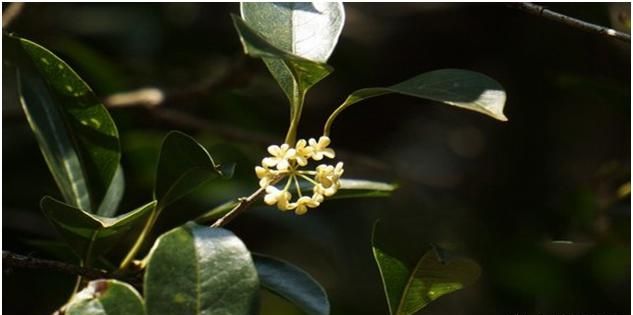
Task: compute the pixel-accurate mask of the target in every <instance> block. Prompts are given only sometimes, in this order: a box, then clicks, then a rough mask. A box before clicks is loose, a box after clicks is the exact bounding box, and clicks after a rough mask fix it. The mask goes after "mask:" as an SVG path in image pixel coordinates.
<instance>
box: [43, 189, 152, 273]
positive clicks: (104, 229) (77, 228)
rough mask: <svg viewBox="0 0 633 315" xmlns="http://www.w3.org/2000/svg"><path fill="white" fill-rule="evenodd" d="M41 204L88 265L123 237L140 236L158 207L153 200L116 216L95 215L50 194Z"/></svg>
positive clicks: (58, 229) (48, 216) (56, 227)
mask: <svg viewBox="0 0 633 315" xmlns="http://www.w3.org/2000/svg"><path fill="white" fill-rule="evenodd" d="M40 206H41V208H42V211H43V212H44V215H45V216H46V217H47V218H48V219H49V221H50V222H51V223H52V224H53V226H54V227H55V229H56V230H57V231H58V232H59V233H60V234H61V236H62V237H63V238H64V240H66V242H67V243H68V244H69V245H70V246H71V247H72V249H73V250H74V251H75V253H76V254H77V255H78V256H79V257H80V258H82V259H83V261H84V263H85V264H90V263H91V262H92V261H93V260H94V258H96V257H98V256H101V255H103V254H105V253H106V252H107V251H108V250H109V249H111V248H112V247H113V246H115V245H116V244H117V242H118V241H119V240H121V239H122V238H123V237H124V236H128V237H136V236H138V234H140V233H141V230H142V227H143V226H144V225H145V223H146V221H147V219H148V218H149V216H150V215H151V214H152V212H153V211H154V210H155V208H156V202H155V201H152V202H150V203H148V204H146V205H144V206H142V207H139V208H137V209H136V210H133V211H130V212H128V213H126V214H123V215H120V216H118V217H115V218H108V217H101V216H98V215H94V214H91V213H88V212H86V211H83V210H81V209H78V208H75V207H73V206H71V205H68V204H66V203H63V202H61V201H58V200H55V199H53V198H51V197H48V196H47V197H44V198H43V199H42V201H41V203H40Z"/></svg>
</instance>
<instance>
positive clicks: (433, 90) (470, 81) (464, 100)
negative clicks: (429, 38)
mask: <svg viewBox="0 0 633 315" xmlns="http://www.w3.org/2000/svg"><path fill="white" fill-rule="evenodd" d="M389 93H398V94H403V95H409V96H414V97H420V98H425V99H429V100H433V101H438V102H442V103H445V104H449V105H453V106H457V107H461V108H465V109H469V110H473V111H476V112H480V113H483V114H485V115H488V116H490V117H492V118H495V119H498V120H501V121H506V120H508V119H507V118H506V116H505V115H504V114H503V107H504V106H505V101H506V93H505V91H504V90H503V87H502V86H501V85H500V84H499V83H498V82H497V81H495V80H493V79H491V78H490V77H488V76H486V75H483V74H481V73H477V72H473V71H468V70H459V69H443V70H436V71H431V72H427V73H423V74H420V75H418V76H416V77H414V78H412V79H409V80H406V81H404V82H401V83H398V84H396V85H392V86H389V87H378V88H367V89H360V90H357V91H355V92H353V93H352V94H350V96H348V97H347V99H346V100H345V102H343V104H341V105H340V106H339V107H338V108H337V109H336V110H335V111H334V112H333V113H332V115H330V117H329V118H328V120H327V122H326V124H325V131H324V132H325V134H326V135H328V134H329V132H330V128H331V127H332V123H333V122H334V119H335V118H336V117H337V116H338V115H339V114H340V113H341V112H342V111H343V110H344V109H346V108H347V107H349V106H351V105H352V104H356V103H358V102H360V101H362V100H366V99H368V98H371V97H376V96H380V95H385V94H389Z"/></svg>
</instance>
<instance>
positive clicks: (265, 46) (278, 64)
mask: <svg viewBox="0 0 633 315" xmlns="http://www.w3.org/2000/svg"><path fill="white" fill-rule="evenodd" d="M232 18H233V24H234V25H235V28H236V29H237V32H238V34H239V36H240V40H241V42H242V46H243V47H244V52H245V53H246V54H247V55H250V56H252V57H258V58H264V61H265V62H266V64H267V66H268V67H269V69H270V71H271V73H273V76H274V77H275V79H276V80H277V81H278V82H279V85H280V86H281V88H282V90H283V91H284V93H286V96H287V97H288V99H289V100H290V104H291V113H292V112H295V111H296V110H297V109H298V108H297V106H300V104H299V103H298V102H299V101H303V100H302V99H298V98H302V97H303V96H304V95H305V93H306V92H307V90H308V89H309V88H310V87H312V86H313V85H314V84H316V83H317V82H319V81H321V80H322V79H323V78H325V77H326V76H328V75H329V74H330V73H332V67H330V66H328V65H327V64H325V63H322V62H318V61H314V60H310V59H306V58H303V57H301V56H297V55H294V54H292V53H291V52H287V51H285V50H283V49H280V48H278V47H275V46H274V45H272V44H271V43H269V42H268V41H267V40H266V39H265V38H264V37H263V36H262V35H261V34H259V33H258V32H257V30H254V29H253V28H251V27H250V26H249V25H248V24H247V23H246V22H244V20H242V19H241V18H240V17H238V16H235V15H232Z"/></svg>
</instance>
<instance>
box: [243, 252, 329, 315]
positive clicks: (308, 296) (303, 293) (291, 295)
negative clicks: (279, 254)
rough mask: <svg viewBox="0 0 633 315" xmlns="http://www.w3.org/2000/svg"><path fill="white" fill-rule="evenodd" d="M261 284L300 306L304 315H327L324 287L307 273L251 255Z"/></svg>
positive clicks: (288, 264) (282, 262) (270, 258)
mask: <svg viewBox="0 0 633 315" xmlns="http://www.w3.org/2000/svg"><path fill="white" fill-rule="evenodd" d="M253 259H254V261H255V267H256V268H257V274H258V275H259V280H260V282H261V284H262V286H263V287H264V288H266V289H268V290H270V291H272V292H273V293H275V294H277V295H279V296H281V297H283V298H285V299H286V300H288V301H290V302H292V303H293V304H295V305H296V306H298V307H299V308H301V309H302V310H303V311H304V312H305V313H306V314H308V315H327V314H329V313H330V302H329V301H328V297H327V294H326V293H325V290H323V288H322V287H321V285H319V283H318V282H316V280H314V279H313V278H312V277H311V276H310V275H309V274H308V273H306V272H305V271H303V270H301V269H299V268H298V267H297V266H295V265H292V264H290V263H288V262H285V261H282V260H279V259H276V258H273V257H269V256H265V255H261V254H254V255H253Z"/></svg>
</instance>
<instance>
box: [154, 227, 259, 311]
mask: <svg viewBox="0 0 633 315" xmlns="http://www.w3.org/2000/svg"><path fill="white" fill-rule="evenodd" d="M144 290H145V300H146V302H147V313H148V315H162V314H165V315H173V314H188V315H197V314H207V315H214V314H231V315H241V314H250V312H251V311H252V308H253V305H254V302H255V299H256V297H257V292H258V290H259V281H258V278H257V271H256V270H255V266H254V265H253V260H252V258H251V255H250V253H249V252H248V250H247V249H246V246H244V244H243V243H242V241H241V240H240V239H239V238H237V237H236V236H235V235H233V233H231V232H230V231H228V230H224V229H219V228H209V227H205V226H200V225H196V224H193V223H189V224H186V225H184V226H182V227H178V228H176V229H173V230H171V231H169V232H167V233H165V234H163V235H162V236H160V237H159V238H158V240H156V243H155V244H154V247H153V248H152V250H151V251H150V254H149V262H148V264H147V269H146V271H145V285H144Z"/></svg>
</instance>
